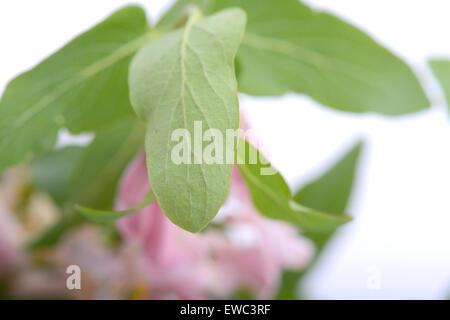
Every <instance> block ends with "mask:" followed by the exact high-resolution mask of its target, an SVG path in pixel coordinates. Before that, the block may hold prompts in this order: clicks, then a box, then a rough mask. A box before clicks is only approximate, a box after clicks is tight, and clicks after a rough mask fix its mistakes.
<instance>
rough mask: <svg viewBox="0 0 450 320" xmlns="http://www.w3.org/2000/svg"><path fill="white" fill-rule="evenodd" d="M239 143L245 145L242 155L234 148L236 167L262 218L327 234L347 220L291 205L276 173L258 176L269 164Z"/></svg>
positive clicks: (297, 204)
mask: <svg viewBox="0 0 450 320" xmlns="http://www.w3.org/2000/svg"><path fill="white" fill-rule="evenodd" d="M240 141H241V142H240V143H244V144H245V150H246V151H244V148H241V147H239V148H238V152H237V163H238V167H239V170H240V172H241V174H242V177H243V178H244V180H245V181H246V182H247V185H248V187H249V189H250V193H251V195H252V198H253V202H254V204H255V207H256V208H257V209H258V211H259V212H261V213H262V214H263V215H265V216H267V217H269V218H272V219H277V220H282V221H286V222H289V223H292V224H294V225H295V226H297V227H298V228H300V229H301V230H302V231H303V232H318V233H323V232H329V231H330V230H334V229H335V228H336V227H338V226H340V225H342V224H344V223H346V222H348V221H350V220H351V219H350V218H349V217H348V216H346V215H334V214H329V213H324V212H321V211H318V210H314V209H310V208H308V207H305V206H303V205H300V204H299V203H297V202H295V201H293V200H292V196H291V192H290V190H289V187H288V186H287V184H286V182H285V181H284V179H283V177H282V176H281V175H280V174H279V173H278V172H277V173H275V174H270V175H265V174H261V172H263V171H262V169H263V168H266V169H267V166H264V165H263V164H264V163H269V162H268V161H267V160H266V159H265V158H264V157H263V156H262V155H261V154H260V153H259V152H258V151H257V150H256V149H255V148H254V147H253V146H252V145H251V144H249V143H248V142H247V141H245V140H242V139H241V140H240ZM251 154H257V155H258V156H257V160H258V161H257V163H255V164H252V163H250V161H249V160H248V159H246V157H247V156H248V155H251ZM269 166H270V165H269Z"/></svg>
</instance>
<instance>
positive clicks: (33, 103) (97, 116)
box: [0, 6, 155, 171]
mask: <svg viewBox="0 0 450 320" xmlns="http://www.w3.org/2000/svg"><path fill="white" fill-rule="evenodd" d="M154 36H155V32H154V31H150V30H149V28H148V26H147V21H146V17H145V12H144V11H143V10H142V9H141V8H139V7H135V6H129V7H125V8H123V9H121V10H119V11H117V12H115V13H114V14H112V15H111V16H110V17H108V18H107V19H106V20H104V21H103V22H101V23H100V24H98V25H97V26H95V27H94V28H92V29H90V30H88V31H87V32H85V33H83V34H81V35H80V36H78V37H77V38H76V39H74V40H72V41H71V42H69V43H68V44H67V45H66V46H64V47H63V48H62V49H60V50H59V51H58V52H56V53H54V54H53V55H51V56H50V57H49V58H47V59H46V60H44V61H43V62H42V63H41V64H39V65H38V66H36V67H34V68H33V69H32V70H30V71H28V72H25V73H23V74H22V75H20V76H18V77H17V78H15V79H14V80H12V81H11V82H10V83H9V84H8V86H7V87H6V90H5V92H4V94H3V97H2V99H1V101H0V150H2V153H1V155H0V171H1V170H3V169H4V168H6V167H8V166H11V165H14V164H17V163H19V162H22V161H25V160H30V159H32V158H34V156H36V155H39V154H41V153H43V152H45V151H48V150H50V149H51V148H52V147H53V145H54V144H55V140H56V135H57V132H58V130H59V129H60V128H63V127H65V128H68V129H69V130H70V131H71V132H72V133H80V132H83V131H97V130H99V129H102V128H105V127H107V126H109V125H111V124H114V123H116V122H117V121H118V120H120V119H122V118H123V117H125V116H130V115H133V109H132V108H131V106H130V102H129V95H128V87H127V74H128V65H129V62H130V59H131V56H132V54H133V53H134V52H135V51H136V50H138V49H139V48H140V47H141V46H142V45H143V44H145V43H147V42H148V41H149V39H151V38H152V37H154Z"/></svg>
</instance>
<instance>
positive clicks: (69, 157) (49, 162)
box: [30, 146, 86, 205]
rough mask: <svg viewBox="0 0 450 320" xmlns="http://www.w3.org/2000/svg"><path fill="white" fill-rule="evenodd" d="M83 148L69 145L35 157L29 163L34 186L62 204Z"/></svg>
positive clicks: (66, 196)
mask: <svg viewBox="0 0 450 320" xmlns="http://www.w3.org/2000/svg"><path fill="white" fill-rule="evenodd" d="M85 149H86V148H84V147H78V146H70V147H65V148H61V149H56V150H52V151H50V152H48V153H46V154H44V155H42V156H40V157H38V158H36V159H35V160H34V161H33V162H32V163H31V164H30V169H31V173H32V175H33V177H32V180H33V183H34V186H35V187H36V188H37V189H39V190H41V191H44V192H46V193H48V194H49V195H50V196H51V197H52V198H53V200H54V201H55V202H56V203H57V204H59V205H62V204H63V203H64V202H65V201H67V199H68V198H69V197H70V193H69V192H70V190H69V185H70V182H71V179H72V178H73V172H74V171H75V168H76V166H77V165H78V164H79V162H80V160H81V157H82V155H83V152H85Z"/></svg>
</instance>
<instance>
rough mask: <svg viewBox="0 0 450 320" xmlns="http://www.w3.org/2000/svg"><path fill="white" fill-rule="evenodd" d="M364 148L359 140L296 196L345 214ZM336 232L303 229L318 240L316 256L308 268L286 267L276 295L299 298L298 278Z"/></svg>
mask: <svg viewBox="0 0 450 320" xmlns="http://www.w3.org/2000/svg"><path fill="white" fill-rule="evenodd" d="M361 148H362V144H361V143H358V144H357V145H356V146H355V147H353V148H352V149H351V150H350V151H349V152H348V153H347V154H345V155H344V156H343V157H342V158H341V159H340V160H339V161H338V162H337V163H336V164H334V165H333V167H331V168H330V169H329V170H328V171H327V172H325V173H324V174H323V175H322V176H321V177H319V178H318V179H316V180H314V181H312V182H310V183H309V184H307V185H306V186H304V187H303V188H301V189H300V190H299V191H298V192H297V194H296V195H295V196H294V200H295V201H296V202H299V203H302V204H304V205H306V206H308V207H311V208H314V209H317V210H321V211H325V212H333V213H335V214H338V215H342V214H344V212H345V210H346V208H347V204H348V201H349V198H350V195H351V192H352V189H353V184H354V179H355V174H356V168H357V164H358V159H359V156H360V153H361ZM333 234H334V230H331V231H330V232H327V233H316V232H305V233H304V235H305V236H306V237H308V238H309V239H311V240H312V241H313V242H314V244H315V247H316V254H315V258H314V260H313V262H312V263H311V264H310V265H309V266H308V268H307V269H305V270H302V271H286V272H285V273H284V274H283V279H282V282H281V286H280V290H279V292H278V295H277V298H278V299H297V298H299V297H298V296H297V289H298V283H299V280H300V279H301V278H302V277H303V276H304V275H305V274H306V273H307V272H308V271H309V270H310V269H311V268H312V267H313V266H314V264H315V263H316V261H317V260H318V259H319V258H320V255H321V253H322V251H323V249H324V247H325V245H326V244H327V242H328V241H329V240H330V238H331V237H332V235H333Z"/></svg>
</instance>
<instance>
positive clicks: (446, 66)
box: [429, 59, 450, 107]
mask: <svg viewBox="0 0 450 320" xmlns="http://www.w3.org/2000/svg"><path fill="white" fill-rule="evenodd" d="M429 64H430V67H431V69H432V70H433V72H434V74H435V76H436V77H437V79H438V80H439V82H440V84H441V87H442V90H443V91H444V93H445V98H446V99H447V106H449V107H450V60H448V59H431V60H430V61H429Z"/></svg>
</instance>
